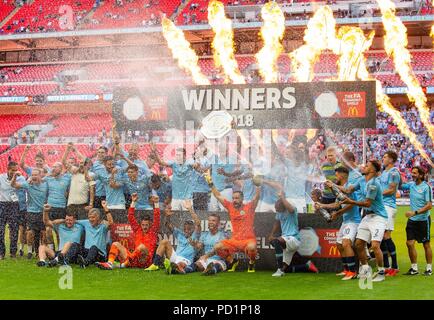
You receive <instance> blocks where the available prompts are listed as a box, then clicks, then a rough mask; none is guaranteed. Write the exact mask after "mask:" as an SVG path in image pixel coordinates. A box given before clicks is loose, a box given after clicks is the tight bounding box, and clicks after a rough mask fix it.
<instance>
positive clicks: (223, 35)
mask: <svg viewBox="0 0 434 320" xmlns="http://www.w3.org/2000/svg"><path fill="white" fill-rule="evenodd" d="M208 21H209V24H210V25H211V27H212V30H213V31H214V33H215V36H214V39H213V41H212V47H213V49H214V63H215V65H216V67H217V68H219V67H222V68H223V71H224V73H225V74H226V75H227V77H229V79H230V80H231V81H232V82H233V83H235V84H244V83H246V81H245V79H244V77H243V75H242V74H241V73H240V70H239V69H238V63H237V60H235V55H234V33H233V31H232V21H231V20H230V19H228V18H227V17H226V15H225V8H224V5H223V3H221V2H220V1H214V0H213V1H211V2H210V3H209V5H208Z"/></svg>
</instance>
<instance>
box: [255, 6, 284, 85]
mask: <svg viewBox="0 0 434 320" xmlns="http://www.w3.org/2000/svg"><path fill="white" fill-rule="evenodd" d="M261 16H262V19H263V20H264V25H263V26H262V28H261V32H260V35H261V37H262V39H263V41H264V46H263V48H262V49H261V50H260V51H259V52H258V53H257V54H256V56H255V57H256V60H257V61H258V64H259V73H260V74H261V76H262V78H263V79H264V81H265V82H266V83H274V82H277V80H278V72H277V67H276V62H277V59H278V58H279V56H280V53H281V52H282V51H283V46H282V43H281V41H282V39H283V35H284V33H285V16H284V15H283V12H282V10H281V9H280V7H279V5H278V4H277V3H276V2H267V3H266V4H265V5H264V6H263V7H262V10H261Z"/></svg>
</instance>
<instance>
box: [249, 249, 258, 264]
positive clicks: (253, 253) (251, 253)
mask: <svg viewBox="0 0 434 320" xmlns="http://www.w3.org/2000/svg"><path fill="white" fill-rule="evenodd" d="M247 255H248V256H249V259H250V261H249V263H250V264H255V262H256V250H254V251H249V252H247Z"/></svg>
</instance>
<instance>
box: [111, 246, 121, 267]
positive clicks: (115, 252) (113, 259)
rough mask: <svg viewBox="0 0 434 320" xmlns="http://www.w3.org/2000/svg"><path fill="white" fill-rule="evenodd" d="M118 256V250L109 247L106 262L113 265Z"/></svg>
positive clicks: (114, 247)
mask: <svg viewBox="0 0 434 320" xmlns="http://www.w3.org/2000/svg"><path fill="white" fill-rule="evenodd" d="M118 254H119V249H118V248H117V247H116V246H111V248H110V252H109V258H108V262H111V263H112V264H113V262H115V260H116V258H117V256H118Z"/></svg>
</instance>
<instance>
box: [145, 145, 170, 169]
mask: <svg viewBox="0 0 434 320" xmlns="http://www.w3.org/2000/svg"><path fill="white" fill-rule="evenodd" d="M149 145H150V147H151V153H152V154H153V155H154V158H155V160H156V161H157V163H158V164H159V165H160V166H163V167H169V164H168V163H167V162H165V161H164V160H162V159H161V158H160V155H159V154H158V152H157V148H156V147H155V143H153V142H151V143H150V144H149Z"/></svg>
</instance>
